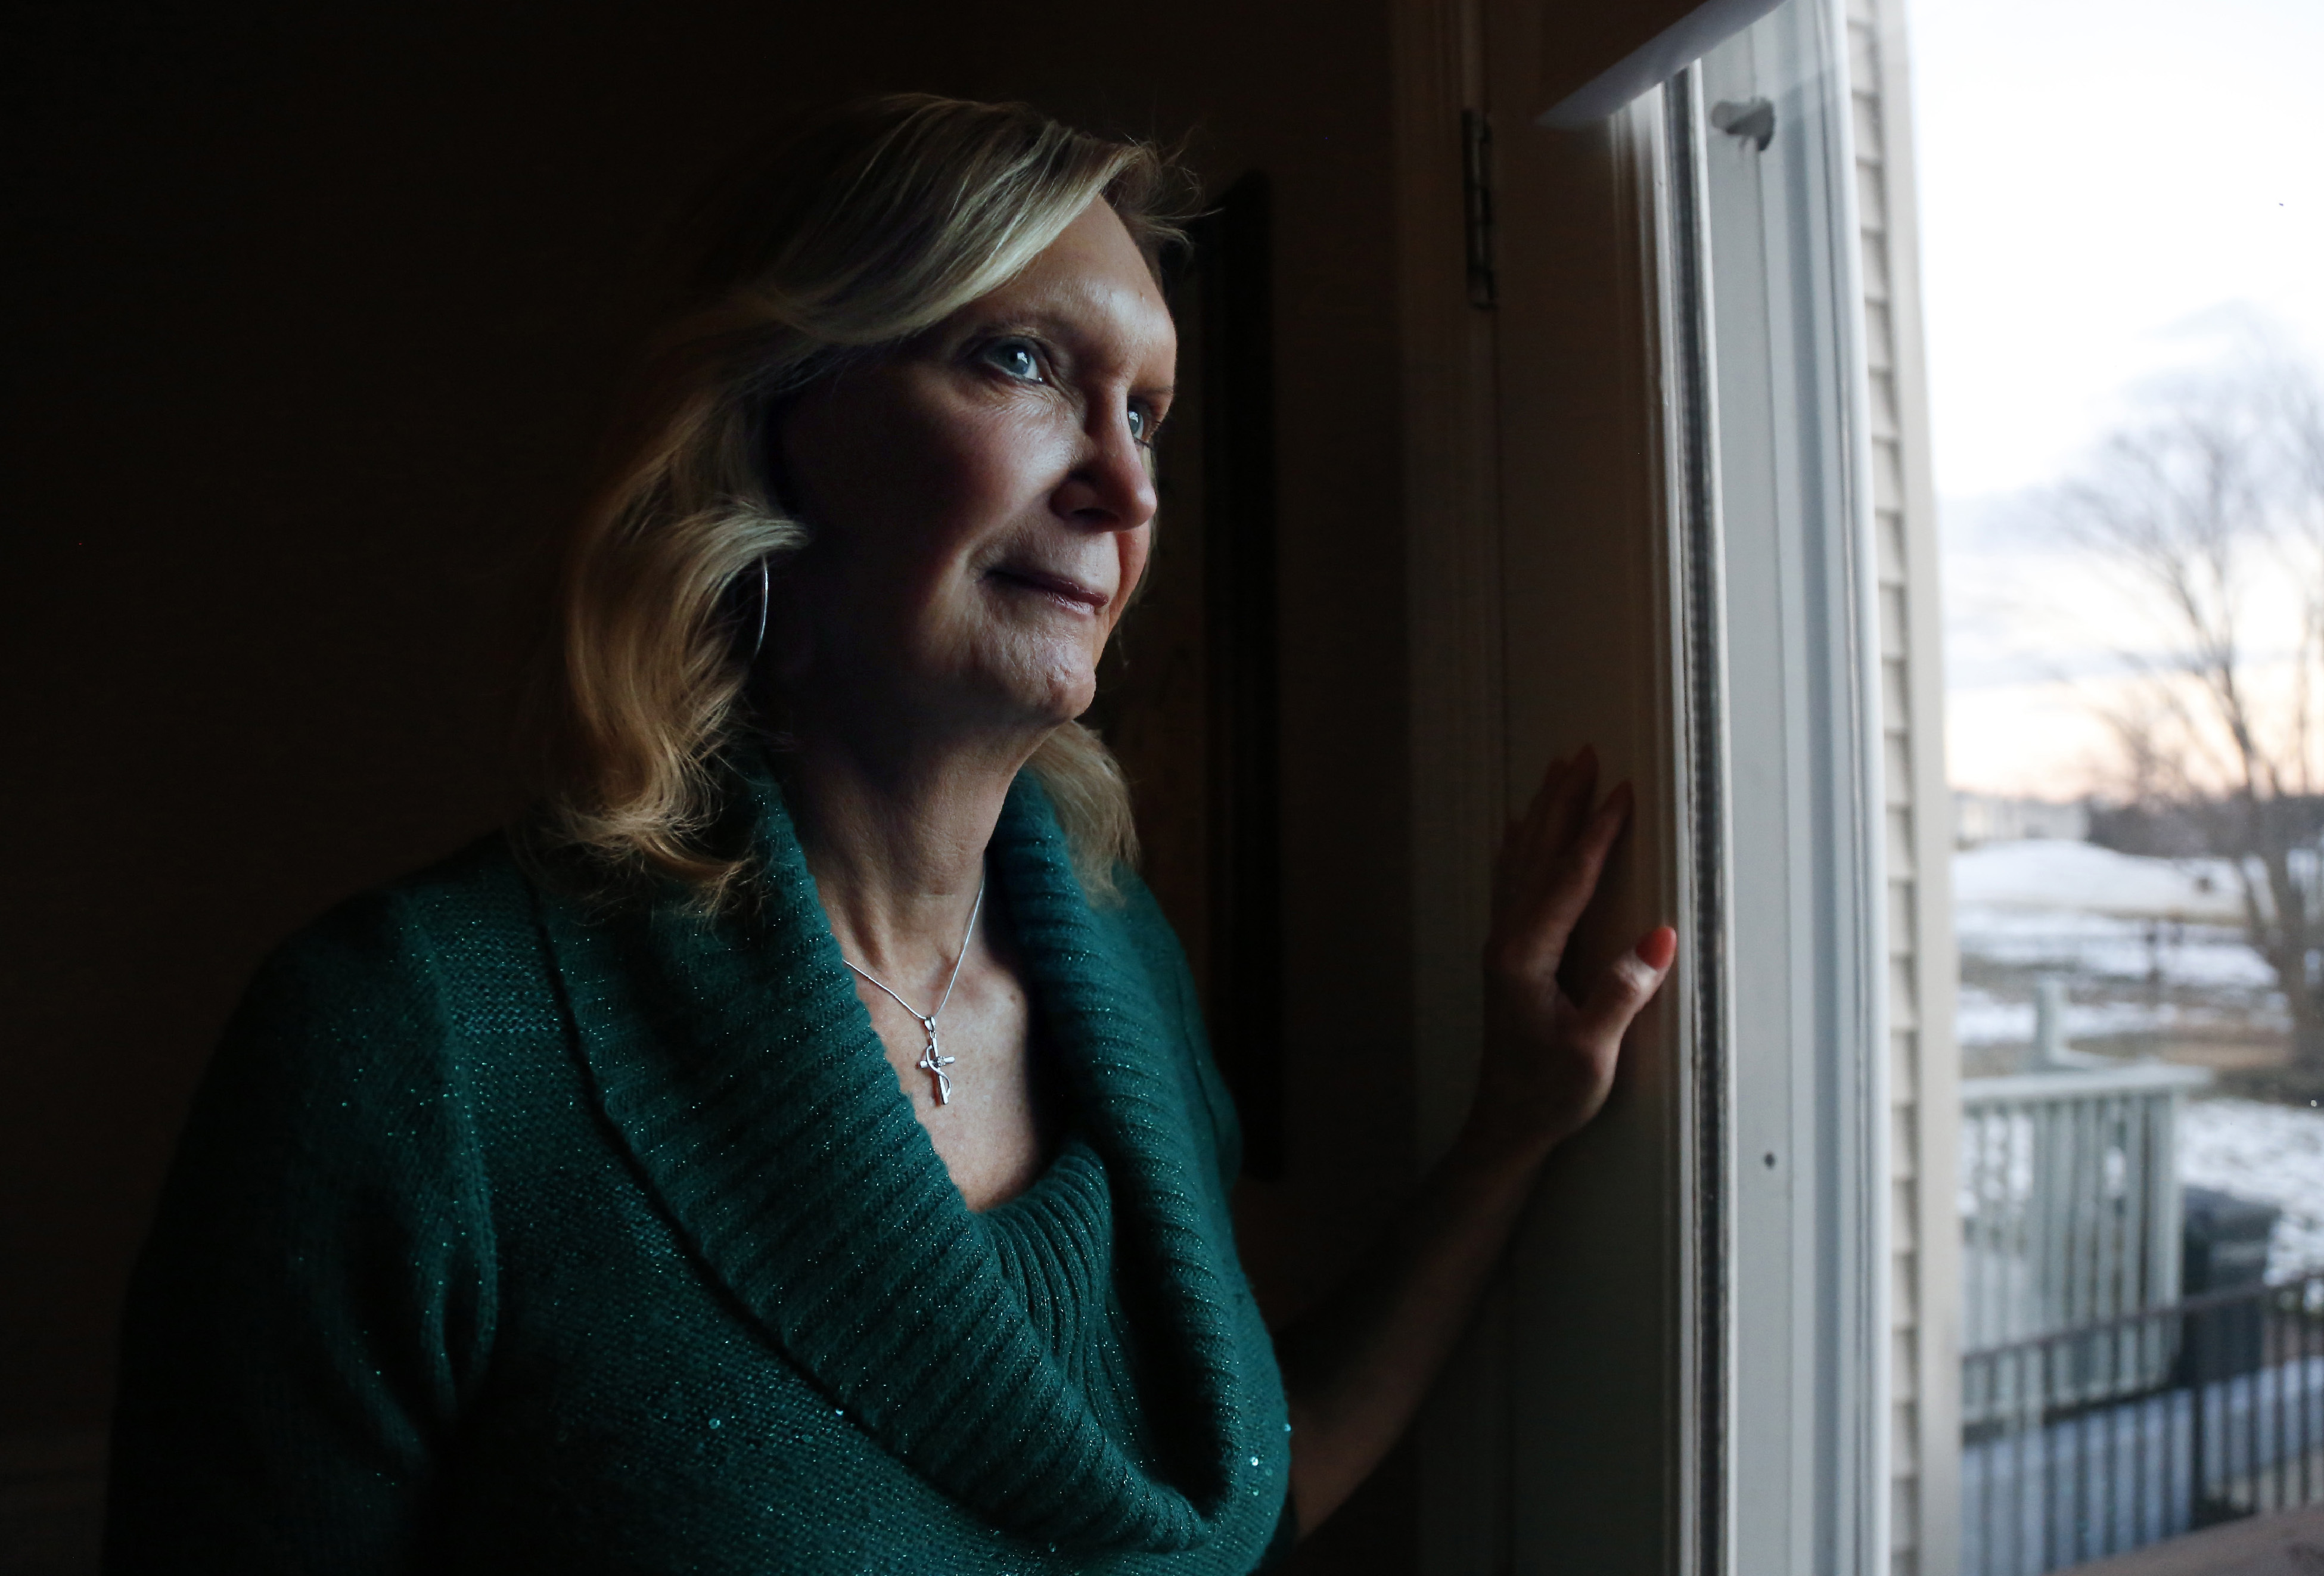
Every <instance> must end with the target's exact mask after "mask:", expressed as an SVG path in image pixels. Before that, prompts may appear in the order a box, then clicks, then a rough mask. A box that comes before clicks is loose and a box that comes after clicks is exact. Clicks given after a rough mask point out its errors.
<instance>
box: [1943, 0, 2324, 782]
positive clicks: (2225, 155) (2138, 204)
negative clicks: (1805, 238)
mask: <svg viewBox="0 0 2324 1576" xmlns="http://www.w3.org/2000/svg"><path fill="white" fill-rule="evenodd" d="M1911 9H1912V22H1911V26H1912V39H1911V44H1912V64H1913V85H1914V97H1915V105H1914V110H1915V115H1914V120H1915V137H1914V143H1915V152H1916V154H1917V158H1918V163H1919V172H1920V188H1921V190H1920V196H1921V237H1922V259H1923V291H1924V298H1925V300H1924V310H1925V313H1926V323H1927V330H1928V342H1929V369H1930V403H1931V415H1932V425H1933V429H1934V430H1933V433H1932V439H1933V445H1934V455H1935V467H1936V478H1937V491H1938V494H1939V498H1940V501H1941V502H1940V516H1941V524H1942V529H1943V530H1944V532H1945V538H1946V542H1945V546H1946V595H1947V604H1948V605H1947V621H1946V622H1947V640H1948V642H1949V649H1948V652H1947V668H1948V675H1949V687H1950V690H1951V699H1950V707H1949V718H1948V728H1949V733H1950V741H1949V743H1950V751H1949V753H1950V765H1951V773H1952V777H1953V780H1954V781H1955V783H1956V784H1958V785H1960V786H1963V787H1977V788H1990V789H1994V790H1997V791H2003V792H2037V793H2043V794H2045V795H2047V796H2048V797H2068V796H2070V795H2073V794H2077V793H2080V792H2082V791H2086V790H2087V789H2088V788H2091V787H2094V786H2097V779H2098V776H2099V775H2100V773H2099V771H2098V760H2099V757H2100V756H2101V755H2102V753H2103V747H2104V741H2103V736H2102V734H2101V733H2099V732H2098V730H2097V729H2096V727H2095V726H2094V725H2093V724H2091V723H2089V720H2088V707H2087V705H2086V703H2085V702H2084V701H2083V700H2082V699H2081V698H2080V697H2079V696H2077V694H2076V692H2075V690H2074V682H2075V680H2076V677H2077V676H2080V681H2081V682H2083V683H2085V684H2087V683H2088V682H2089V678H2088V674H2089V671H2090V670H2091V669H2092V668H2094V667H2096V666H2098V665H2099V664H2098V655H2099V653H2098V649H2097V648H2096V647H2094V646H2093V645H2092V644H2091V639H2092V637H2091V634H2090V631H2091V630H2092V628H2093V627H2104V626H2106V625H2107V624H2108V623H2109V622H2110V619H2109V617H2108V615H2107V609H2106V608H2105V607H2104V605H2103V604H2102V601H2101V600H2100V599H2098V594H2096V593H2095V592H2093V591H2092V590H2091V589H2089V584H2088V582H2089V576H2087V575H2078V574H2076V573H2075V571H2074V568H2073V567H2072V566H2071V565H2070V562H2068V561H2067V560H2064V559H2063V558H2061V557H2060V556H2059V555H2057V554H2056V553H2054V552H2052V551H2050V550H2048V549H2046V548H2043V546H2041V545H2040V544H2039V543H2036V542H2033V541H2031V540H2028V539H2026V536H2025V533H2024V531H2023V530H2021V529H2017V528H2015V527H2013V525H2012V524H2011V522H2010V521H2011V517H2010V513H2009V511H2008V508H2007V506H2006V497H2007V495H2009V494H2011V493H2016V492H2019V491H2021V490H2023V489H2025V488H2028V487H2035V486H2040V485H2043V484H2049V483H2052V482H2055V481H2058V480H2060V479H2061V478H2062V477H2063V476H2064V475H2066V474H2068V472H2069V471H2070V468H2071V467H2072V465H2073V464H2074V462H2075V459H2076V456H2078V455H2079V454H2080V452H2081V451H2082V450H2083V449H2084V448H2085V447H2086V446H2088V445H2089V443H2090V442H2091V440H2092V439H2093V438H2096V437H2097V436H2098V434H2099V433H2100V432H2101V431H2103V430H2104V429H2105V427H2106V425H2107V421H2108V420H2109V419H2110V418H2111V417H2112V416H2113V415H2115V414H2116V413H2117V412H2118V411H2119V410H2121V408H2122V402H2123V400H2124V398H2125V396H2126V394H2127V393H2128V392H2130V391H2131V390H2132V389H2133V388H2134V387H2135V385H2136V384H2137V383H2138V382H2140V380H2142V379H2144V378H2148V377H2152V376H2153V375H2154V374H2156V373H2159V372H2163V371H2166V370H2168V369H2170V368H2172V367H2174V366H2182V365H2188V364H2199V363H2201V362H2203V361H2205V360H2209V359H2212V358H2216V357H2217V356H2218V355H2220V354H2221V351H2222V347H2223V346H2224V345H2225V344H2226V342H2227V340H2228V339H2229V338H2231V337H2232V333H2231V332H2230V330H2232V329H2234V328H2235V327H2236V326H2238V325H2241V324H2246V323H2249V322H2254V321H2258V322H2263V323H2267V324H2270V325H2273V327H2272V328H2271V329H2270V332H2272V333H2273V335H2275V336H2277V337H2278V338H2280V339H2282V340H2286V341H2290V342H2294V343H2297V344H2298V345H2299V346H2301V348H2302V349H2303V351H2305V352H2306V353H2307V354H2308V355H2310V356H2311V357H2315V356H2316V355H2318V353H2319V351H2324V90H2319V87H2318V85H2317V80H2316V77H2317V69H2318V64H2319V61H2324V0H2202V3H2201V4H2199V5H2196V4H2190V3H2188V0H2175V3H2171V4H2165V3H2163V0H2104V3H2100V0H1916V3H1914V4H1913V5H1912V7H1911Z"/></svg>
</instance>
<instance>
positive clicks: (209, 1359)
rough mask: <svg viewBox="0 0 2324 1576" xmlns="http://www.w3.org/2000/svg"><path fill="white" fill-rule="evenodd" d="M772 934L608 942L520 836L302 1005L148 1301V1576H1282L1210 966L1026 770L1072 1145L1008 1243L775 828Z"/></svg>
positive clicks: (354, 931) (760, 914) (141, 1517)
mask: <svg viewBox="0 0 2324 1576" xmlns="http://www.w3.org/2000/svg"><path fill="white" fill-rule="evenodd" d="M735 802H736V805H737V812H736V813H737V815H738V816H741V817H742V820H743V821H744V822H745V823H746V824H747V825H748V827H749V835H751V836H752V838H753V839H754V841H755V843H756V846H757V848H758V850H759V853H760V855H761V865H762V868H763V871H764V872H765V873H764V896H763V900H762V901H761V902H758V903H756V904H752V905H746V906H743V907H742V908H737V909H736V910H734V911H733V912H730V913H729V914H726V915H724V916H722V917H718V918H716V919H702V918H696V917H691V916H689V915H687V913H686V912H685V911H684V910H683V909H682V908H679V907H678V905H676V904H675V903H671V904H666V905H662V906H659V907H650V906H644V905H636V906H632V907H629V908H612V909H604V908H589V907H586V906H584V905H583V904H581V903H579V902H577V901H576V900H574V899H568V898H565V897H561V896H558V895H556V894H554V893H552V892H549V891H547V890H544V889H540V888H539V887H537V886H536V885H535V884H533V883H531V882H530V881H528V880H526V879H525V878H524V876H523V875H521V873H520V871H519V870H518V868H517V866H516V864H515V862H513V861H512V858H511V857H510V855H509V853H508V852H507V849H506V847H505V845H504V844H503V843H501V842H500V841H498V840H492V841H489V842H487V843H483V844H480V845H478V846H477V847H476V848H475V849H472V850H470V851H469V852H468V853H466V854H464V855H461V856H460V857H458V858H457V859H455V860H453V861H451V862H447V864H445V865H443V866H441V867H438V869H436V870H434V871H429V872H426V873H424V874H422V875H420V876H418V877H415V878H413V879H411V880H407V881H405V882H402V883H401V884H399V885H397V886H395V887H392V888H390V889H386V890H385V891H383V892H380V893H376V894H374V895H372V896H370V897H367V898H364V899H358V900H356V901H355V902H353V903H351V904H348V905H346V906H345V907H343V908H340V909H339V910H337V912H335V913H334V914H332V915H331V916H329V917H327V918H326V919H324V920H323V921H322V922H321V923H319V924H318V925H317V926H314V927H313V928H311V929H310V930H309V931H308V932H306V933H305V934H304V935H300V937H299V938H297V939H296V940H294V941H293V942H291V944H290V945H288V946H286V947H285V948H284V949H283V950H282V951H281V953H279V954H277V955H276V956H275V957H274V958H273V959H272V961H271V962H270V963H268V964H267V966H266V968H265V969H264V970H263V972H262V973H261V974H260V976H259V978H258V980H257V981H256V982H254V985H253V986H252V988H251V991H250V993H249V995H248V997H247V998H246V999H245V1000H244V1005H243V1008H242V1009H241V1010H240V1012H239V1013H238V1014H237V1016H236V1018H235V1022H234V1024H233V1026H232V1028H230V1029H229V1030H228V1033H227V1035H226V1042H225V1044H224V1045H223V1046H222V1047H221V1048H220V1050H219V1053H218V1055H217V1060H216V1062H215V1063H214V1064H213V1065H212V1068H211V1071H210V1073H209V1074H208V1079H207V1080H206V1082H205V1083H204V1086H203V1088H202V1091H201V1092H200V1094H199V1095H198V1098H197V1100H196V1102H195V1108H194V1112H193V1115H192V1118H191V1120H190V1122H189V1128H188V1130H187V1133H186V1136H185V1138H184V1141H183V1144H182V1147H181V1149H180V1155H179V1157H178V1160H177V1163H176V1166H175V1167H174V1168H173V1170H172V1173H171V1178H170V1181H169V1184H168V1186H167V1188H166V1190H165V1193H164V1196H163V1200H162V1204H161V1213H160V1216H159V1218H158V1220H157V1221H156V1223H155V1226H154V1228H153V1232H152V1238H151V1239H150V1240H149V1242H148V1244H147V1247H146V1249H145V1252H144V1255H143V1258H142V1259H141V1261H140V1264H139V1267H138V1271H137V1275H136V1279H135V1282H134V1286H133V1288H132V1293H131V1298H130V1308H129V1314H128V1320H127V1324H126V1328H125V1333H124V1360H123V1377H122V1390H121V1399H120V1403H119V1406H118V1410H117V1415H116V1419H115V1440H114V1453H113V1461H114V1467H113V1471H114V1479H113V1487H112V1498H111V1502H110V1505H109V1508H108V1529H107V1545H106V1564H107V1569H108V1570H110V1571H115V1572H145V1571H188V1572H194V1571H200V1572H225V1571H234V1572H236V1573H237V1576H240V1573H246V1572H273V1571H281V1572H293V1571H296V1572H308V1571H314V1572H323V1571H328V1572H333V1573H334V1576H358V1573H364V1572H381V1573H385V1572H416V1571H429V1572H435V1571H558V1572H570V1573H587V1572H608V1573H611V1572H615V1571H619V1572H623V1573H625V1576H650V1573H656V1572H678V1571H686V1572H701V1573H705V1576H709V1573H724V1572H736V1573H740V1572H744V1571H748V1572H752V1573H753V1576H765V1573H770V1572H784V1571H806V1572H821V1571H833V1572H837V1571H848V1572H862V1571H879V1572H886V1571H930V1572H934V1571H945V1572H982V1571H996V1572H997V1571H1022V1572H1047V1571H1122V1572H1154V1573H1156V1576H1162V1573H1165V1572H1167V1573H1171V1576H1178V1573H1184V1576H1197V1573H1210V1572H1222V1573H1224V1572H1243V1571H1251V1570H1253V1569H1254V1568H1256V1567H1258V1566H1259V1564H1260V1562H1261V1561H1262V1559H1263V1557H1265V1556H1266V1555H1267V1554H1268V1552H1269V1549H1270V1546H1271V1544H1272V1546H1273V1547H1275V1548H1277V1549H1279V1548H1280V1547H1281V1546H1282V1545H1283V1544H1284V1542H1285V1541H1286V1538H1285V1537H1277V1533H1278V1531H1280V1532H1282V1533H1283V1534H1285V1535H1286V1537H1287V1534H1288V1530H1289V1529H1288V1525H1287V1524H1288V1521H1289V1517H1288V1516H1286V1515H1284V1514H1283V1511H1284V1506H1285V1501H1286V1483H1287V1472H1288V1459H1289V1458H1288V1440H1287V1438H1286V1433H1287V1426H1286V1422H1285V1415H1284V1406H1283V1396H1282V1387H1281V1382H1280V1379H1279V1378H1278V1377H1277V1372H1276V1369H1275V1363H1274V1357H1273V1352H1272V1348H1271V1347H1270V1345H1269V1342H1268V1336H1267V1332H1266V1331H1265V1329H1264V1327H1263V1326H1262V1324H1261V1323H1260V1321H1259V1313H1258V1310H1257V1307H1256V1306H1255V1304H1253V1302H1252V1300H1251V1297H1250V1292H1249V1290H1248V1288H1247V1287H1246V1286H1245V1284H1244V1281H1243V1277H1242V1274H1241V1271H1240V1267H1239V1266H1238V1264H1237V1261H1236V1258H1235V1254H1234V1247H1233V1240H1232V1235H1231V1227H1230V1223H1229V1218H1228V1212H1227V1187H1228V1184H1229V1183H1230V1181H1231V1177H1232V1174H1233V1170H1234V1167H1235V1165H1236V1163H1237V1154H1236V1150H1237V1138H1236V1131H1235V1127H1234V1120H1233V1114H1232V1111H1231V1106H1230V1104H1229V1102H1228V1101H1227V1098H1226V1095H1225V1092H1224V1091H1223V1089H1222V1086H1221V1084H1220V1083H1219V1082H1218V1078H1217V1075H1216V1074H1215V1072H1214V1071H1213V1068H1212V1066H1211V1063H1210V1059H1209V1056H1208V1054H1207V1052H1206V1050H1205V1049H1204V1046H1203V1038H1202V1030H1201V1027H1200V1024H1199V1021H1198V1018H1197V1014H1196V1012H1195V1009H1194V1000H1193V991H1192V988H1191V985H1190V983H1189V982H1188V979H1187V975H1186V972H1185V963H1184V961H1183V959H1182V957H1181V956H1180V954H1179V952H1178V948H1177V945H1176V941H1175V939H1174V938H1173V937H1172V936H1171V935H1170V932H1169V929H1168V926H1167V924H1166V923H1165V922H1164V921H1163V919H1162V917H1161V916H1160V913H1159V911H1158V910H1157V908H1155V907H1154V904H1153V901H1152V899H1151V898H1150V897H1149V896H1148V894H1147V893H1146V891H1145V890H1144V889H1143V888H1142V887H1141V886H1139V884H1138V883H1137V881H1136V880H1135V878H1130V877H1126V876H1125V879H1124V886H1125V888H1126V889H1127V892H1128V900H1127V902H1126V904H1124V905H1122V906H1120V907H1093V906H1092V905H1091V904H1090V903H1089V902H1088V901H1087V900H1086V899H1084V894H1083V892H1082V889H1081V887H1080V885H1079V883H1078V882H1077V881H1076V880H1074V875H1073V870H1072V865H1071V862H1070V860H1069V858H1068V857H1067V853H1066V850H1065V844H1064V843H1063V840H1062V838H1061V837H1060V835H1059V834H1058V832H1057V829H1056V823H1055V820H1054V819H1053V817H1052V816H1051V815H1050V812H1049V809H1048V806H1047V802H1046V801H1045V800H1044V799H1043V797H1042V796H1041V794H1040V792H1039V790H1038V789H1037V788H1035V787H1033V786H1032V785H1031V783H1030V782H1029V780H1027V781H1020V783H1019V786H1018V787H1017V788H1016V789H1015V790H1014V791H1013V792H1012V793H1011V795H1010V800H1009V805H1008V807H1007V810H1006V811H1005V813H1004V814H1003V816H1002V818H1001V825H1000V827H999V829H998V831H997V832H996V834H995V836H994V840H993V843H992V846H991V865H990V871H991V881H992V885H993V889H994V891H995V894H996V896H997V897H999V899H1001V906H1002V908H1003V909H1004V911H1005V913H1006V915H1007V916H1008V917H1009V919H1010V922H1012V923H1013V925H1014V926H1015V930H1016V936H1017V942H1018V946H1019V953H1020V955H1021V958H1022V966H1023V969H1024V972H1025V975H1026V982H1027V984H1028V988H1029V990H1030V992H1031V995H1032V998H1033V1000H1034V1002H1035V1005H1036V1009H1037V1011H1038V1012H1039V1013H1040V1015H1041V1018H1042V1021H1043V1026H1044V1031H1045V1033H1046V1035H1047V1038H1048V1039H1049V1041H1050V1043H1052V1044H1054V1045H1055V1046H1057V1047H1058V1048H1059V1053H1060V1060H1061V1062H1062V1063H1063V1064H1065V1067H1066V1069H1067V1076H1068V1081H1069V1083H1070V1085H1071V1092H1072V1102H1073V1110H1074V1134H1075V1137H1074V1138H1073V1140H1072V1141H1071V1142H1069V1143H1068V1144H1067V1145H1066V1147H1065V1150H1064V1152H1063V1153H1062V1154H1061V1155H1060V1157H1058V1158H1057V1160H1056V1162H1055V1163H1054V1164H1053V1165H1052V1166H1051V1167H1050V1169H1049V1170H1048V1171H1047V1173H1045V1174H1044V1175H1043V1176H1042V1177H1041V1178H1040V1179H1039V1180H1038V1181H1037V1183H1036V1184H1035V1185H1034V1186H1033V1188H1032V1189H1031V1190H1030V1191H1029V1192H1028V1193H1027V1194H1024V1195H1022V1196H1021V1197H1019V1198H1018V1199H1016V1200H1013V1201H1011V1202H1010V1203H1007V1204H1004V1205H1002V1206H1001V1208H999V1209H996V1210H994V1211H991V1212H988V1213H986V1214H984V1215H982V1216H980V1215H976V1214H973V1213H972V1212H970V1211H969V1210H968V1209H967V1208H966V1206H965V1205H964V1203H963V1202H962V1199H961V1196H960V1193H959V1191H958V1189H956V1188H955V1187H954V1186H953V1184H952V1182H951V1179H950V1177H949V1176H948V1175H946V1173H945V1167H944V1164H943V1162H942V1161H941V1160H940V1159H939V1158H938V1157H936V1151H935V1149H934V1148H933V1147H931V1146H930V1144H929V1143H928V1140H927V1135H926V1132H925V1131H924V1129H922V1128H921V1127H920V1125H919V1122H918V1120H917V1119H916V1118H915V1117H914V1115H913V1113H912V1109H911V1106H910V1103H909V1101H908V1100H907V1099H906V1098H905V1096H904V1094H903V1092H902V1091H901V1090H900V1089H899V1087H898V1085H897V1081H896V1078H895V1074H894V1073H893V1072H892V1071H891V1069H890V1065H889V1064H888V1061H887V1058H886V1056H885V1054H884V1053H883V1051H882V1050H881V1046H880V1042H879V1040H878V1037H877V1036H876V1035H875V1034H874V1032H873V1031H872V1029H871V1022H870V1019H869V1018H868V1017H867V1015H866V1014H865V1013H864V1011H863V1009H862V1004H861V1002H860V1001H859V1000H858V999H857V996H856V994H855V990H854V987H853V983H852V982H851V981H850V978H849V976H848V974H847V972H846V970H845V969H844V965H843V964H842V963H841V961H840V956H839V952H838V948H837V946H836V945H835V942H834V941H833V939H832V935H831V932H830V929H829V926H827V925H826V924H825V921H824V918H823V914H822V910H821V908H819V906H818V905H817V904H816V900H815V894H814V888H813V883H812V880H811V879H810V878H809V876H808V875H807V869H806V865H805V862H804V861H803V860H802V858H801V857H800V854H799V851H798V843H797V840H796V838H795V837H794V836H793V834H792V832H791V829H790V825H789V821H788V817H787V816H786V815H785V813H784V810H783V808H782V804H781V796H780V794H779V791H778V790H777V789H775V788H773V786H772V785H771V782H770V780H769V779H767V778H766V777H764V776H763V775H751V774H742V775H740V776H739V777H738V779H737V783H736V801H735Z"/></svg>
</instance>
